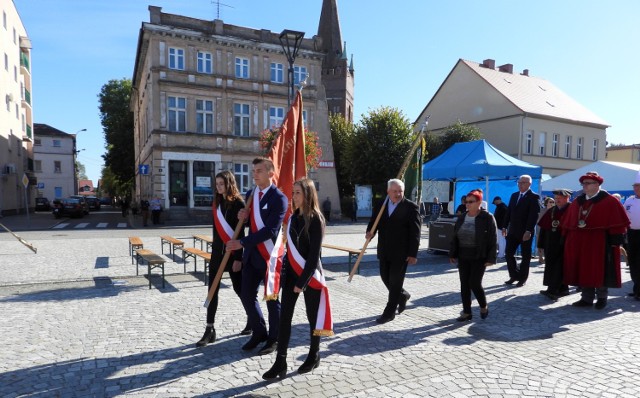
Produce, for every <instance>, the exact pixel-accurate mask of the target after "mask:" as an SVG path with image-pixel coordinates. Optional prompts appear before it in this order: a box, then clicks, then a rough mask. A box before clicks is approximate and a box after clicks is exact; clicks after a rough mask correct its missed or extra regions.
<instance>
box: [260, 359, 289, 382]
mask: <svg viewBox="0 0 640 398" xmlns="http://www.w3.org/2000/svg"><path fill="white" fill-rule="evenodd" d="M286 375H287V356H286V355H280V354H278V355H276V362H275V363H274V364H273V366H272V367H271V369H269V370H267V372H266V373H265V374H263V375H262V378H263V379H265V380H273V379H275V378H276V377H279V378H281V379H282V378H283V377H285V376H286Z"/></svg>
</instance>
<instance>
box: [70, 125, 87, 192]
mask: <svg viewBox="0 0 640 398" xmlns="http://www.w3.org/2000/svg"><path fill="white" fill-rule="evenodd" d="M83 131H87V129H82V130H78V131H76V133H75V134H74V135H73V189H74V190H75V192H74V193H73V194H74V195H77V194H78V166H77V165H76V161H77V156H78V152H80V151H78V150H77V137H78V134H79V133H81V132H83ZM81 150H84V149H81Z"/></svg>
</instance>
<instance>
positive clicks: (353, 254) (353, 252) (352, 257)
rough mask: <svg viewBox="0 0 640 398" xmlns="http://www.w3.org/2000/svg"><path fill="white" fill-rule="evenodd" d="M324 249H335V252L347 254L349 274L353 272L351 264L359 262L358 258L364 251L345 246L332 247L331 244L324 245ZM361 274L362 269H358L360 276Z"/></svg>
mask: <svg viewBox="0 0 640 398" xmlns="http://www.w3.org/2000/svg"><path fill="white" fill-rule="evenodd" d="M322 247H326V248H327V249H333V250H339V251H343V252H347V253H348V256H349V268H348V270H349V272H351V262H352V261H353V262H354V264H355V261H356V260H358V256H359V255H360V252H361V251H362V249H350V248H348V247H344V246H336V245H332V244H330V243H323V244H322ZM359 273H360V269H358V274H359Z"/></svg>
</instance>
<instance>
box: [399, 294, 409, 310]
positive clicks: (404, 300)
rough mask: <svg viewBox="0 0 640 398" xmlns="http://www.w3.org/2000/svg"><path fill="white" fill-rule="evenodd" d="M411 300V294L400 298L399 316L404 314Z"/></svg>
mask: <svg viewBox="0 0 640 398" xmlns="http://www.w3.org/2000/svg"><path fill="white" fill-rule="evenodd" d="M410 298H411V295H410V294H409V293H407V294H406V295H404V294H403V295H402V297H400V302H399V303H398V314H402V313H403V312H404V310H405V308H407V301H409V299H410Z"/></svg>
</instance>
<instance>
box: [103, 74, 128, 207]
mask: <svg viewBox="0 0 640 398" xmlns="http://www.w3.org/2000/svg"><path fill="white" fill-rule="evenodd" d="M98 98H99V100H100V106H99V109H100V120H101V123H102V127H103V130H104V137H105V141H106V143H107V145H106V149H107V151H106V153H105V154H104V155H102V157H103V159H104V162H105V166H106V168H108V169H109V170H110V173H111V174H112V176H113V180H112V181H113V183H114V184H115V186H114V187H112V192H118V193H120V192H123V193H125V194H126V193H127V191H125V190H126V189H131V188H132V187H133V183H134V177H135V156H134V142H133V126H134V124H133V113H132V112H131V111H130V110H129V102H130V100H131V80H130V79H121V80H109V82H108V83H107V84H105V85H104V86H102V89H101V90H100V94H98Z"/></svg>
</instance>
